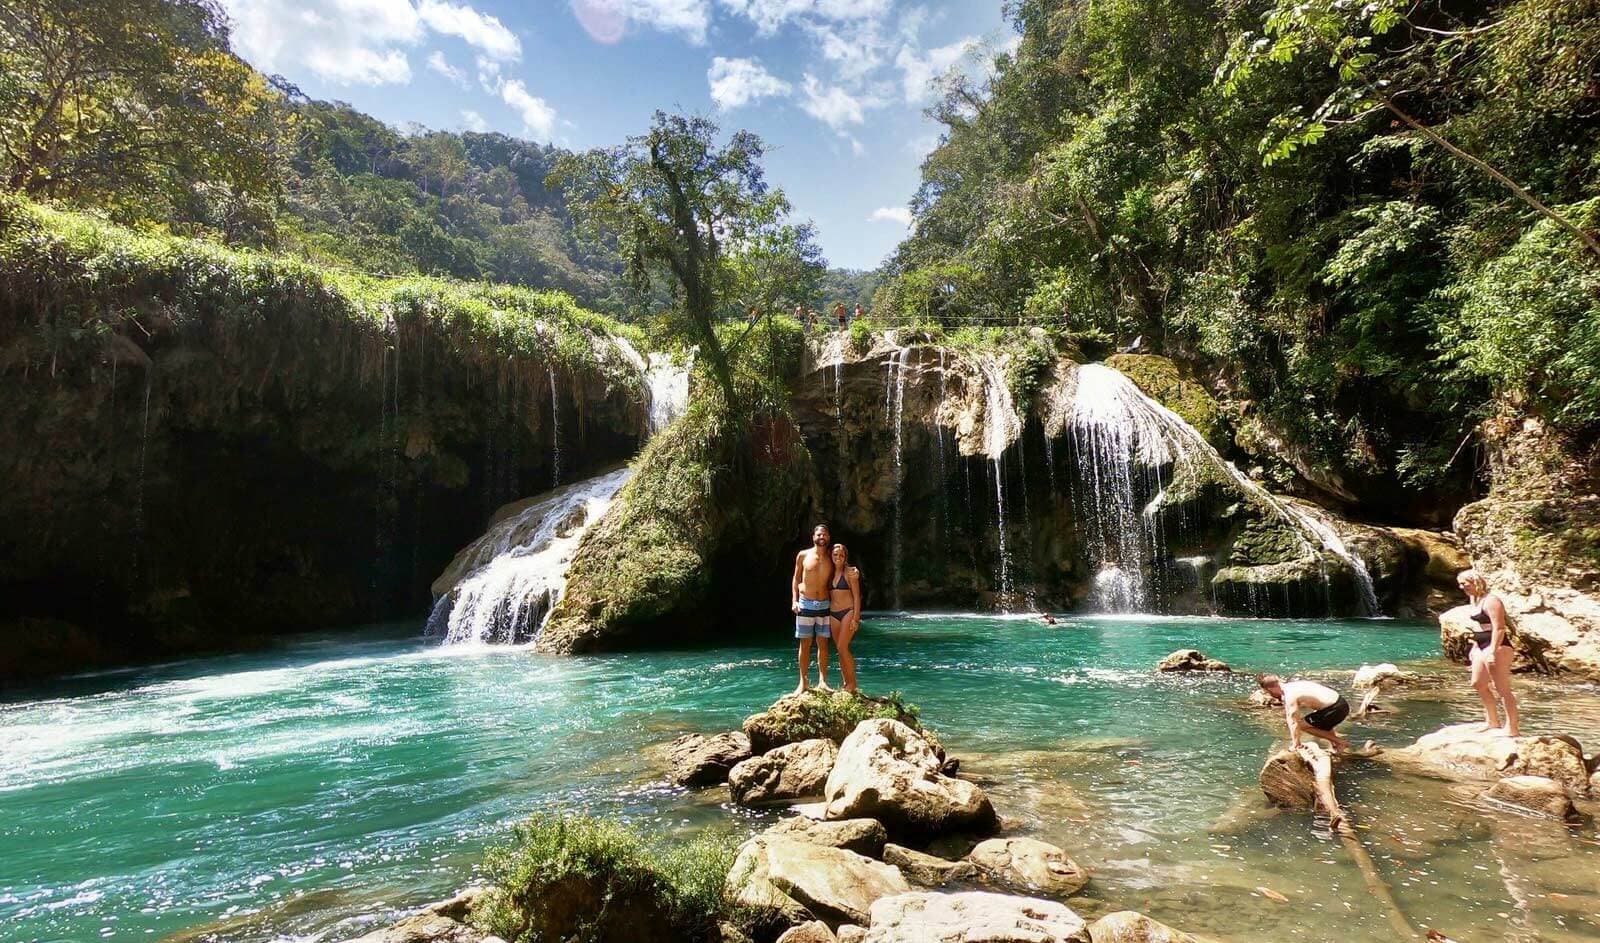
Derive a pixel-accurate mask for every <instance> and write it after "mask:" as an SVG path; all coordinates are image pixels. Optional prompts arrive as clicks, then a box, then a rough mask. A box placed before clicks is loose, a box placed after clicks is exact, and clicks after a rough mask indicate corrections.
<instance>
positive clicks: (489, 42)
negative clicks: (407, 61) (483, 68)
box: [417, 0, 522, 61]
mask: <svg viewBox="0 0 1600 943" xmlns="http://www.w3.org/2000/svg"><path fill="white" fill-rule="evenodd" d="M417 16H418V17H419V18H421V20H422V22H423V23H425V24H426V25H427V26H428V28H429V29H431V30H433V31H434V32H436V33H443V34H444V35H446V36H455V37H458V38H460V39H462V40H464V41H466V43H467V45H469V46H472V47H474V48H476V49H481V50H483V53H484V55H486V56H489V57H490V58H492V59H498V60H501V61H515V60H517V59H520V58H522V42H521V40H519V39H517V37H516V34H514V33H512V32H511V31H510V30H509V29H506V27H505V24H504V23H501V22H500V20H499V18H497V17H493V16H489V15H487V14H484V13H479V12H478V11H477V10H474V9H473V8H472V7H469V6H467V5H466V4H464V3H463V4H461V5H460V6H456V5H455V4H453V3H449V2H447V0H422V2H421V3H420V4H418V5H417Z"/></svg>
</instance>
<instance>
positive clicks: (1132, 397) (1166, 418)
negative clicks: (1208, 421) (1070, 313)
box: [1067, 364, 1378, 616]
mask: <svg viewBox="0 0 1600 943" xmlns="http://www.w3.org/2000/svg"><path fill="white" fill-rule="evenodd" d="M1075 380H1076V382H1075V387H1074V390H1073V394H1072V402H1071V410H1070V412H1069V415H1068V418H1067V424H1068V429H1069V431H1070V433H1071V435H1072V441H1073V444H1074V446H1075V448H1076V450H1077V452H1078V470H1079V476H1080V483H1081V486H1082V491H1083V495H1082V499H1081V502H1080V511H1081V513H1082V515H1083V516H1084V517H1085V518H1086V519H1087V521H1088V539H1089V553H1090V557H1091V563H1092V564H1093V565H1094V566H1095V567H1096V569H1097V571H1098V572H1104V571H1106V570H1108V569H1111V568H1115V569H1116V570H1119V571H1120V573H1119V574H1116V575H1107V576H1106V577H1105V581H1106V583H1107V584H1108V585H1116V586H1120V584H1121V581H1123V580H1126V581H1127V584H1128V586H1129V589H1128V591H1127V592H1126V593H1124V592H1122V591H1121V590H1120V589H1117V590H1116V591H1114V592H1106V593H1101V592H1099V591H1098V589H1097V592H1096V594H1095V595H1096V597H1097V601H1098V602H1099V604H1100V605H1102V606H1124V607H1125V608H1123V609H1121V610H1117V609H1113V611H1129V610H1138V609H1143V608H1145V607H1147V606H1150V605H1153V604H1157V603H1159V602H1160V599H1159V598H1158V597H1159V596H1160V592H1159V590H1160V587H1159V586H1151V585H1150V583H1149V580H1150V579H1153V578H1155V577H1156V574H1159V571H1160V568H1159V567H1157V566H1154V565H1153V564H1155V563H1157V562H1158V558H1159V556H1160V555H1161V554H1162V552H1163V543H1164V541H1163V539H1162V535H1161V533H1160V531H1159V516H1158V514H1157V512H1158V511H1159V510H1160V509H1161V505H1162V502H1163V500H1164V499H1165V497H1166V492H1165V490H1164V483H1163V482H1162V480H1161V477H1160V476H1161V470H1162V469H1163V468H1168V467H1170V468H1172V469H1173V476H1174V478H1176V477H1179V476H1183V477H1186V478H1188V479H1190V480H1198V477H1199V476H1200V474H1201V468H1202V466H1203V465H1207V464H1209V465H1210V466H1212V467H1215V468H1218V469H1222V470H1224V472H1225V473H1226V474H1227V475H1228V476H1229V478H1230V479H1231V480H1232V481H1233V482H1234V484H1236V485H1237V486H1238V487H1239V489H1240V490H1241V491H1243V492H1244V493H1245V495H1246V496H1247V497H1248V498H1250V499H1252V500H1253V501H1255V502H1256V503H1258V504H1259V505H1260V506H1262V507H1263V508H1265V509H1267V510H1268V511H1269V512H1270V513H1272V514H1273V515H1274V516H1276V517H1278V518H1279V519H1280V520H1282V521H1285V522H1287V523H1289V524H1290V525H1291V528H1292V532H1293V533H1294V534H1295V535H1296V537H1297V538H1298V539H1299V540H1300V542H1301V544H1302V547H1303V549H1304V551H1305V553H1306V555H1307V556H1310V557H1315V558H1317V560H1318V562H1319V565H1320V563H1321V554H1320V553H1319V552H1318V549H1319V548H1320V549H1321V550H1326V551H1327V552H1328V553H1330V554H1332V555H1333V556H1334V557H1337V558H1338V559H1340V560H1341V561H1343V562H1344V563H1345V564H1346V565H1347V566H1348V567H1349V569H1350V572H1351V574H1352V576H1353V577H1354V579H1355V582H1356V584H1357V587H1358V590H1359V593H1360V597H1361V604H1362V607H1363V614H1365V615H1369V616H1372V615H1377V614H1378V602H1377V594H1376V592H1375V591H1374V589H1373V585H1372V578H1371V575H1370V574H1369V573H1368V572H1367V568H1366V565H1365V564H1364V563H1363V562H1362V561H1361V559H1360V558H1359V557H1357V556H1356V555H1355V554H1353V553H1351V552H1350V550H1349V549H1348V548H1347V547H1346V546H1345V544H1344V541H1343V540H1341V539H1340V538H1339V535H1338V533H1337V532H1336V531H1335V530H1334V529H1333V528H1332V527H1331V526H1329V525H1328V524H1327V523H1325V522H1323V521H1321V520H1318V519H1317V518H1316V517H1315V516H1313V515H1311V514H1310V513H1308V512H1306V511H1304V510H1302V509H1300V508H1298V507H1294V506H1292V505H1287V504H1285V503H1284V502H1281V501H1279V500H1278V499H1277V498H1275V497H1273V496H1272V494H1270V493H1269V492H1268V491H1267V490H1266V489H1265V488H1263V487H1261V486H1260V485H1258V484H1256V483H1255V482H1254V481H1251V480H1250V479H1249V478H1248V477H1246V476H1245V475H1244V474H1243V473H1242V472H1240V471H1239V470H1238V469H1237V468H1234V467H1233V465H1232V464H1230V463H1228V462H1227V461H1225V460H1223V458H1222V456H1221V455H1219V454H1217V452H1216V450H1215V449H1213V448H1212V447H1211V445H1210V443H1208V442H1206V440H1205V437H1204V436H1202V435H1201V434H1200V433H1199V432H1198V431H1197V430H1196V429H1195V428H1194V427H1193V426H1191V425H1189V424H1188V423H1187V422H1185V421H1184V420H1183V418H1182V417H1180V416H1178V415H1177V414H1176V413H1174V412H1172V411H1171V410H1169V409H1167V408H1166V407H1165V406H1163V405H1161V404H1160V403H1158V402H1156V401H1155V400H1153V399H1151V398H1150V397H1149V396H1147V395H1145V393H1144V391H1142V390H1140V389H1139V388H1138V386H1136V385H1135V384H1134V383H1133V381H1131V380H1129V379H1128V378H1127V377H1125V376H1123V375H1122V374H1121V373H1119V372H1117V371H1116V370H1114V369H1112V368H1110V367H1107V366H1105V365H1104V364H1084V365H1082V366H1080V367H1079V368H1078V370H1077V373H1076V377H1075ZM1140 494H1154V495H1155V497H1154V498H1152V499H1151V500H1150V502H1149V503H1148V505H1146V506H1145V507H1143V508H1140V507H1139V506H1138V504H1137V502H1138V495H1140ZM1323 578H1324V582H1325V583H1326V581H1327V579H1328V577H1327V575H1326V571H1324V577H1323ZM1096 585H1097V587H1098V586H1099V585H1100V577H1099V576H1098V575H1097V577H1096Z"/></svg>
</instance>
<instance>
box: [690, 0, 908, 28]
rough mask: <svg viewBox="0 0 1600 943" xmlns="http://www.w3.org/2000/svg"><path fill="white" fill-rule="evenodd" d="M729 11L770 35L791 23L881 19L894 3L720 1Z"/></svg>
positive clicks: (856, 0) (890, 0) (857, 0)
mask: <svg viewBox="0 0 1600 943" xmlns="http://www.w3.org/2000/svg"><path fill="white" fill-rule="evenodd" d="M719 2H720V3H721V4H722V6H723V7H724V8H725V9H727V10H728V11H730V12H732V13H734V14H737V15H739V16H743V17H745V18H747V19H749V20H750V21H751V22H752V23H754V24H756V29H757V30H759V31H760V32H762V33H766V34H771V33H775V32H777V31H778V29H779V28H781V27H782V26H784V25H785V24H787V23H791V22H807V21H809V22H817V21H823V22H844V21H848V20H881V19H883V18H884V17H886V16H887V15H888V13H889V10H890V8H891V7H893V6H894V2H893V0H719Z"/></svg>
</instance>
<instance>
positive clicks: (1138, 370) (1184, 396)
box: [1106, 354, 1229, 450]
mask: <svg viewBox="0 0 1600 943" xmlns="http://www.w3.org/2000/svg"><path fill="white" fill-rule="evenodd" d="M1106 366H1108V367H1110V368H1112V369H1113V370H1116V371H1117V372H1119V373H1121V374H1123V375H1124V376H1126V377H1127V378H1128V379H1130V380H1132V381H1133V382H1134V385H1135V386H1137V387H1139V389H1141V390H1143V391H1144V393H1145V395H1146V396H1148V397H1150V398H1151V399H1153V400H1155V401H1156V402H1158V403H1160V404H1161V405H1163V406H1165V407H1167V408H1168V409H1170V410H1172V411H1173V412H1175V413H1177V414H1178V415H1179V416H1182V417H1183V419H1184V421H1185V422H1187V423H1188V424H1189V425H1191V426H1194V427H1195V429H1196V430H1198V431H1199V433H1200V434H1201V435H1203V436H1205V437H1206V441H1207V442H1210V443H1211V444H1212V446H1213V447H1215V448H1217V449H1219V450H1221V449H1226V448H1227V447H1228V446H1229V442H1228V430H1227V425H1226V423H1225V421H1224V420H1223V416H1222V409H1221V407H1219V406H1218V405H1217V401H1216V399H1215V398H1213V397H1212V395H1211V394H1210V393H1209V392H1208V391H1207V390H1206V388H1205V387H1203V386H1201V385H1200V384H1199V383H1196V382H1195V381H1194V380H1191V379H1189V378H1188V377H1185V376H1184V375H1183V372H1182V371H1181V370H1179V369H1178V365H1177V364H1176V363H1174V362H1172V361H1171V360H1169V359H1167V358H1166V357H1163V356H1161V355H1159V354H1112V355H1111V356H1109V357H1107V358H1106Z"/></svg>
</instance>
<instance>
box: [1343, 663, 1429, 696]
mask: <svg viewBox="0 0 1600 943" xmlns="http://www.w3.org/2000/svg"><path fill="white" fill-rule="evenodd" d="M1416 680H1417V676H1416V675H1415V674H1412V673H1411V672H1409V671H1401V670H1400V669H1399V667H1397V666H1395V665H1393V664H1390V663H1389V662H1384V663H1383V664H1380V665H1362V666H1361V667H1360V668H1359V669H1357V671H1356V676H1355V680H1353V681H1352V682H1350V685H1351V687H1353V688H1355V689H1356V690H1358V691H1364V690H1366V689H1368V688H1383V687H1390V686H1397V685H1402V684H1412V683H1415V682H1416Z"/></svg>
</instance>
